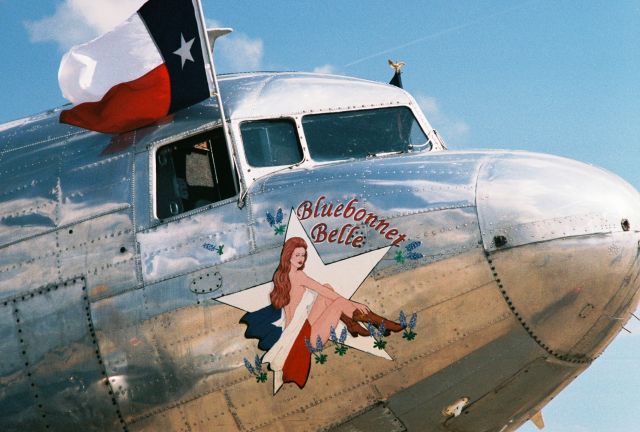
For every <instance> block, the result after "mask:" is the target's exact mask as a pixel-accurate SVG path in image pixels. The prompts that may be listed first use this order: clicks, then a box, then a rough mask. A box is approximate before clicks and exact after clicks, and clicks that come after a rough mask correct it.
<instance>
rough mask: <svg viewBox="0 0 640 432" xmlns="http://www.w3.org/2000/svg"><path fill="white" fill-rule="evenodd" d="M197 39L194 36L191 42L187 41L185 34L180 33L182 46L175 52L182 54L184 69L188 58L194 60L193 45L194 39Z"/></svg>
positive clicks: (178, 54)
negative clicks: (192, 54)
mask: <svg viewBox="0 0 640 432" xmlns="http://www.w3.org/2000/svg"><path fill="white" fill-rule="evenodd" d="M195 40H196V38H193V39H191V40H190V41H189V42H185V40H184V35H183V34H182V33H180V48H178V49H177V50H175V51H174V52H173V53H174V54H175V55H177V56H180V59H181V60H182V69H184V64H185V63H186V61H187V60H189V61H191V62H192V61H193V57H192V56H191V45H193V41H195Z"/></svg>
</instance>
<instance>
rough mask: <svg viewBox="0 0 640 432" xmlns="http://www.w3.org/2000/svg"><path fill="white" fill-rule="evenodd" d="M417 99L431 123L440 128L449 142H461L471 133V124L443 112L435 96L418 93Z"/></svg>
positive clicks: (439, 130)
mask: <svg viewBox="0 0 640 432" xmlns="http://www.w3.org/2000/svg"><path fill="white" fill-rule="evenodd" d="M416 101H417V102H418V105H420V108H422V111H423V112H424V115H425V116H426V117H427V119H428V120H429V123H431V125H432V126H433V127H434V128H435V129H436V130H438V132H439V134H440V135H442V137H443V138H444V140H445V141H447V142H449V143H451V142H460V141H463V140H464V139H465V138H466V137H467V136H468V135H469V129H470V128H469V125H468V124H467V123H466V122H464V121H463V120H460V119H458V118H455V117H452V116H450V115H448V114H446V113H444V112H442V110H441V109H440V106H439V104H438V101H437V99H436V98H434V97H433V96H427V95H424V94H417V95H416Z"/></svg>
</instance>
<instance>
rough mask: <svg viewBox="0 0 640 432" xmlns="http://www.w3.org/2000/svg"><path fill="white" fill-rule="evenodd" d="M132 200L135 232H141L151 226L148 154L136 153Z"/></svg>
mask: <svg viewBox="0 0 640 432" xmlns="http://www.w3.org/2000/svg"><path fill="white" fill-rule="evenodd" d="M132 179H133V182H134V186H133V199H132V202H133V203H134V211H135V215H134V217H135V230H136V231H142V230H144V229H147V228H149V227H150V226H151V208H152V205H151V197H150V196H149V184H150V181H151V178H150V174H149V154H148V153H146V152H142V153H136V155H135V161H134V173H133V177H132Z"/></svg>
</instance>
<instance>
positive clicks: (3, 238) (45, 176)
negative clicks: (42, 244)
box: [0, 156, 59, 245]
mask: <svg viewBox="0 0 640 432" xmlns="http://www.w3.org/2000/svg"><path fill="white" fill-rule="evenodd" d="M12 159H14V158H12ZM47 160H48V163H46V164H35V166H30V165H31V161H32V159H29V158H26V157H21V158H17V160H11V161H9V162H7V163H5V164H2V166H1V168H2V171H3V173H2V174H1V177H2V186H1V187H0V245H3V244H7V243H11V242H15V241H18V240H20V239H23V238H27V237H31V236H34V235H37V234H40V233H43V232H47V231H51V230H52V229H54V228H55V226H56V224H57V221H58V170H59V156H53V157H49V158H48V159H47ZM16 166H17V167H20V168H23V169H21V170H19V171H14V170H13V169H14V167H16Z"/></svg>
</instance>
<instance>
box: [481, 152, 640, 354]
mask: <svg viewBox="0 0 640 432" xmlns="http://www.w3.org/2000/svg"><path fill="white" fill-rule="evenodd" d="M476 200H477V208H478V218H479V222H480V229H481V234H482V241H483V244H484V248H485V250H486V251H487V259H488V261H489V264H490V267H491V270H492V272H493V276H494V278H495V280H496V282H497V284H498V287H499V288H500V291H501V293H502V295H503V297H504V298H505V301H507V304H508V305H509V307H510V308H511V310H512V311H513V313H514V314H515V315H516V317H517V318H518V320H519V321H520V323H521V324H522V326H523V327H524V329H525V330H526V331H527V332H528V333H529V335H530V336H531V337H532V338H534V339H535V340H536V342H538V344H539V345H540V346H542V347H543V348H544V349H545V350H547V351H548V352H549V353H550V354H552V355H554V356H556V357H558V358H561V359H563V360H568V361H573V362H577V363H580V362H588V361H591V360H592V359H593V358H594V357H595V356H597V355H598V354H599V353H600V352H601V351H602V350H603V349H604V347H605V346H606V345H607V344H608V343H609V342H610V341H611V339H612V338H613V337H614V336H615V335H616V334H617V333H618V332H619V331H620V329H621V327H622V325H623V324H624V323H625V322H626V320H627V319H628V317H629V312H632V311H633V310H634V309H635V307H636V306H637V304H638V288H639V286H640V256H639V253H640V252H639V240H640V194H638V192H637V191H636V190H635V189H634V188H633V187H631V186H630V185H629V184H628V183H626V182H625V181H623V180H622V179H620V178H619V177H617V176H615V175H613V174H611V173H608V172H606V171H604V170H602V169H599V168H596V167H593V166H590V165H586V164H583V163H579V162H576V161H572V160H568V159H563V158H559V157H553V156H547V155H538V154H531V153H516V154H508V155H500V156H497V157H495V158H492V159H491V160H488V161H487V162H486V163H485V164H484V165H483V166H482V168H481V170H480V173H479V176H478V184H477V196H476Z"/></svg>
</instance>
